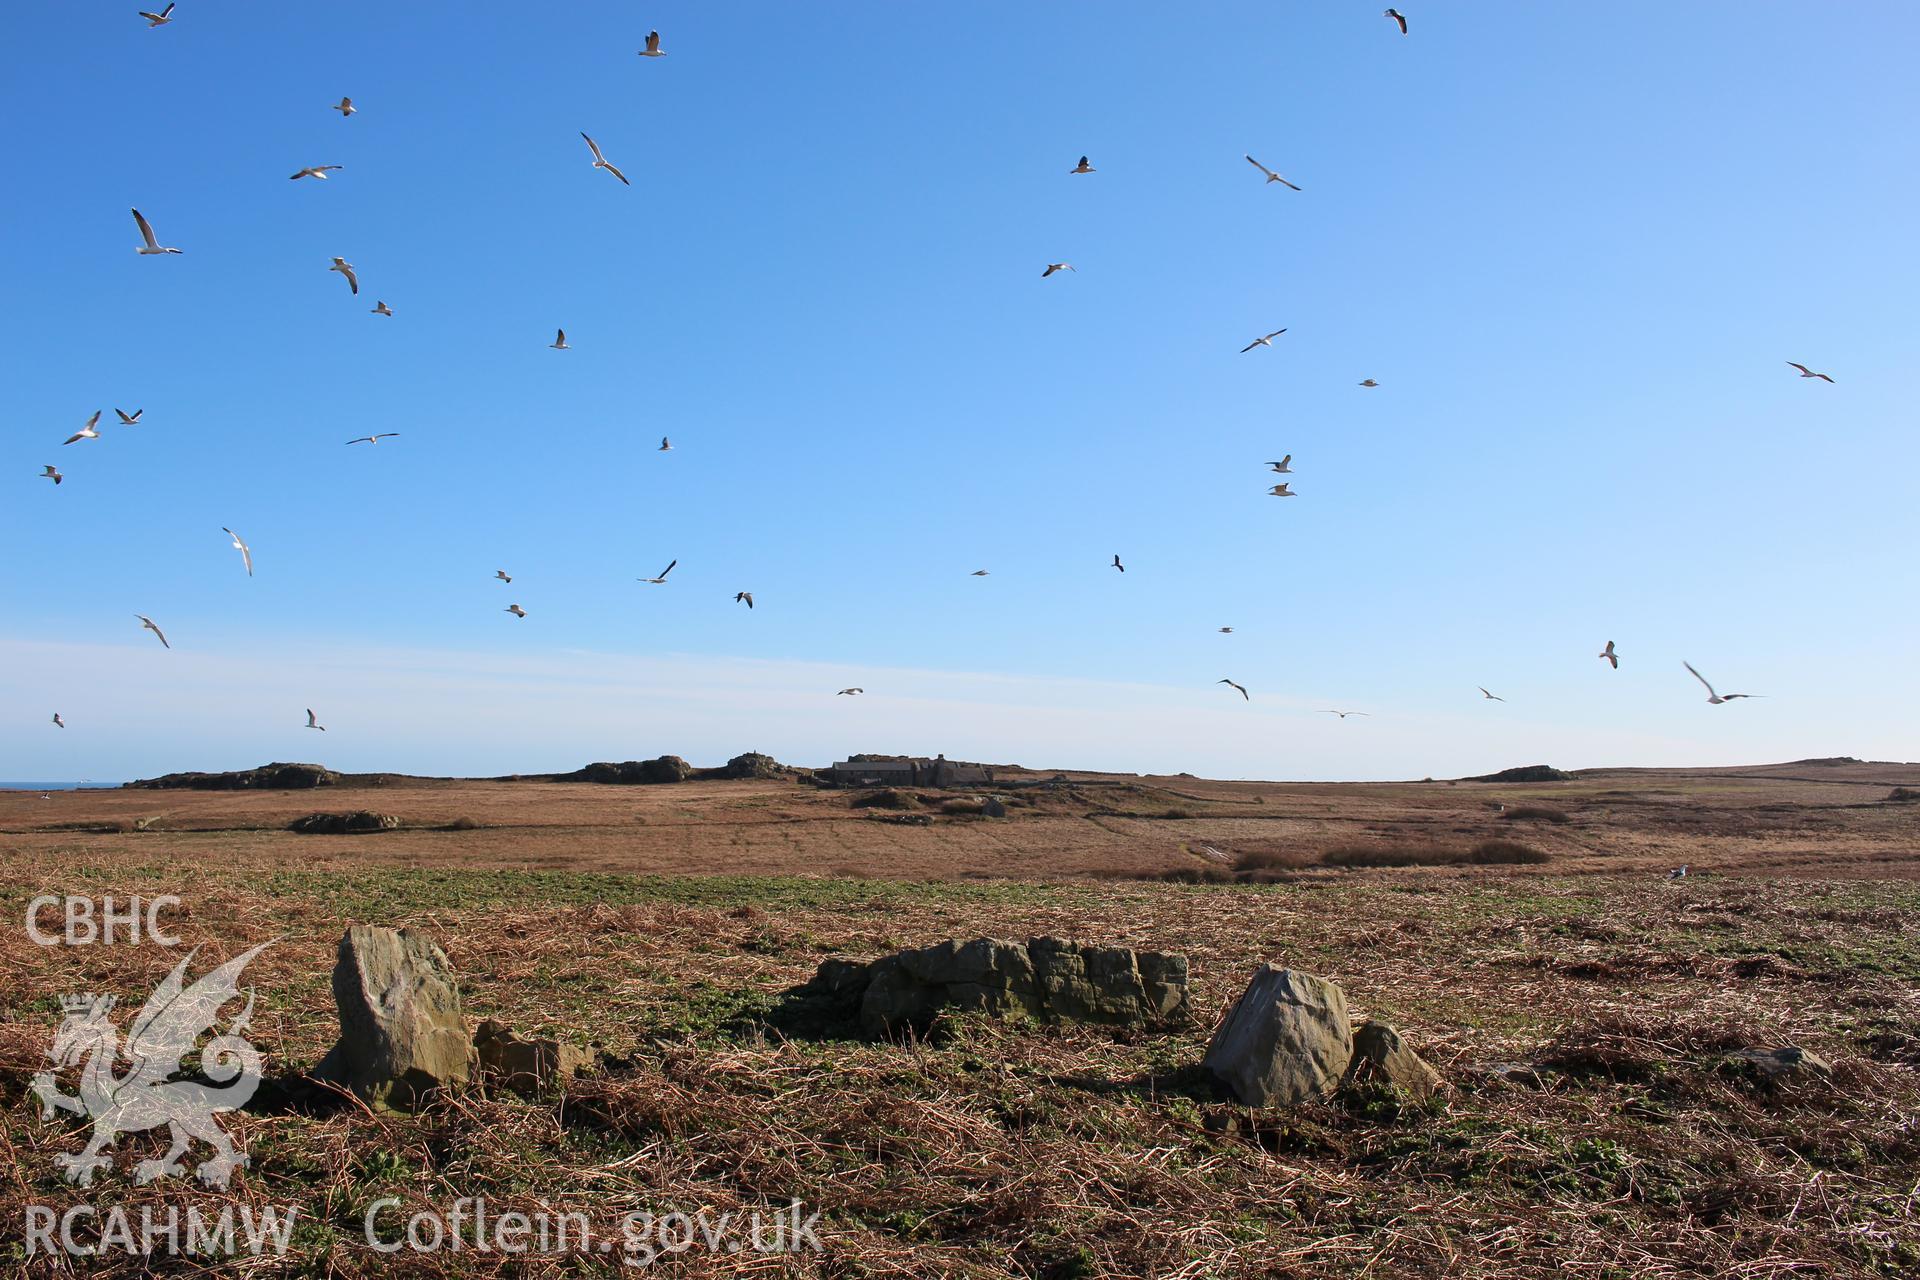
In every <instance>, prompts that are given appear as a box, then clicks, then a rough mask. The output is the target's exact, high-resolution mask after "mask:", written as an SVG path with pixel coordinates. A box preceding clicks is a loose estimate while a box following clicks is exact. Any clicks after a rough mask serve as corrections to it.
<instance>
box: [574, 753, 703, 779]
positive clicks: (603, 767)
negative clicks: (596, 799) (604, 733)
mask: <svg viewBox="0 0 1920 1280" xmlns="http://www.w3.org/2000/svg"><path fill="white" fill-rule="evenodd" d="M692 774H693V766H692V765H690V764H688V763H687V762H686V761H685V760H682V759H681V758H680V757H679V756H658V757H656V758H654V759H652V760H622V761H620V762H619V763H617V764H616V763H613V762H611V761H605V760H602V761H599V762H597V763H594V764H590V765H588V766H587V767H586V768H584V769H575V770H574V771H573V772H572V773H560V774H555V775H554V778H553V780H554V781H555V782H601V783H606V784H608V785H611V786H639V785H644V784H651V783H659V782H685V781H686V780H687V779H688V778H689V777H691V776H692Z"/></svg>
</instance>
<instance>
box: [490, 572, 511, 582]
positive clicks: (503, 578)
mask: <svg viewBox="0 0 1920 1280" xmlns="http://www.w3.org/2000/svg"><path fill="white" fill-rule="evenodd" d="M493 576H494V577H496V578H498V579H500V581H502V582H512V581H513V575H511V574H509V573H508V572H507V571H506V570H505V569H495V570H494V571H493Z"/></svg>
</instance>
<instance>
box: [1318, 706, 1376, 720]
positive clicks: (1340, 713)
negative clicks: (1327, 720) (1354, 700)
mask: <svg viewBox="0 0 1920 1280" xmlns="http://www.w3.org/2000/svg"><path fill="white" fill-rule="evenodd" d="M1322 714H1323V715H1329V716H1339V717H1340V718H1341V719H1342V720H1345V719H1346V718H1347V717H1348V716H1370V715H1372V714H1373V713H1372V712H1371V711H1334V710H1332V709H1331V708H1329V709H1328V710H1326V711H1325V712H1323V713H1322Z"/></svg>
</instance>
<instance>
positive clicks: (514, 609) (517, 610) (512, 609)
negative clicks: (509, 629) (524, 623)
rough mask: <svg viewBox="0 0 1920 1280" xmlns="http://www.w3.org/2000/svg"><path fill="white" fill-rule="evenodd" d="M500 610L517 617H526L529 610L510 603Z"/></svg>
mask: <svg viewBox="0 0 1920 1280" xmlns="http://www.w3.org/2000/svg"><path fill="white" fill-rule="evenodd" d="M500 612H502V613H510V614H512V615H513V616H514V617H516V618H524V617H526V616H527V611H526V610H525V609H522V608H521V607H520V606H519V605H517V604H510V605H508V606H507V607H506V608H504V609H502V610H501V611H500Z"/></svg>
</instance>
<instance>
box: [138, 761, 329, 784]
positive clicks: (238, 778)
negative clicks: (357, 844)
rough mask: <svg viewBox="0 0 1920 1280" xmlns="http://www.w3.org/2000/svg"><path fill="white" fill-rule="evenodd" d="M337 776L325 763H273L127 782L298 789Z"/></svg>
mask: <svg viewBox="0 0 1920 1280" xmlns="http://www.w3.org/2000/svg"><path fill="white" fill-rule="evenodd" d="M340 780H341V779H340V775H339V774H337V773H335V772H333V770H331V769H329V768H327V767H326V766H325V765H318V764H281V763H275V764H263V765H261V766H260V767H259V768H257V769H236V770H232V771H229V772H227V773H168V774H163V775H161V776H160V777H158V778H141V779H139V780H138V781H135V782H129V783H127V784H126V785H127V786H129V787H139V788H145V789H148V790H153V791H174V790H185V791H299V790H303V789H306V788H310V787H331V786H336V785H338V783H339V782H340Z"/></svg>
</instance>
